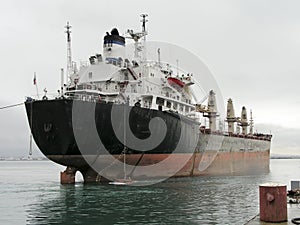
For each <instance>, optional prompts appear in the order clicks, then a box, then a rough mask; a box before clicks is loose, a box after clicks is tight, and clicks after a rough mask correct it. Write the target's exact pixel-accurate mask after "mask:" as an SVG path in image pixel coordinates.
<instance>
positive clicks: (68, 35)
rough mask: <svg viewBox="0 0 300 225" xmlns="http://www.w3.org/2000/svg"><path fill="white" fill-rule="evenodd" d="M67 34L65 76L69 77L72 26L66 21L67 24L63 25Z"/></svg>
mask: <svg viewBox="0 0 300 225" xmlns="http://www.w3.org/2000/svg"><path fill="white" fill-rule="evenodd" d="M65 28H66V31H65V33H66V34H67V76H68V78H70V76H71V73H72V70H73V66H72V53H71V28H72V26H71V25H70V24H69V22H67V25H66V26H65Z"/></svg>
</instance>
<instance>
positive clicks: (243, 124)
mask: <svg viewBox="0 0 300 225" xmlns="http://www.w3.org/2000/svg"><path fill="white" fill-rule="evenodd" d="M240 123H241V127H242V134H247V133H248V131H247V128H248V125H249V124H248V119H247V110H246V107H245V106H243V108H242V113H241V121H240Z"/></svg>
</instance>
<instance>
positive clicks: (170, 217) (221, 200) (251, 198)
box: [0, 159, 300, 225]
mask: <svg viewBox="0 0 300 225" xmlns="http://www.w3.org/2000/svg"><path fill="white" fill-rule="evenodd" d="M299 168H300V160H296V159H293V160H285V159H280V160H271V172H270V173H269V174H266V175H259V176H219V177H196V178H195V177H194V178H180V179H170V180H168V181H166V182H163V183H159V184H156V185H152V186H146V187H131V186H125V187H123V186H110V185H83V184H82V183H81V182H78V183H76V185H67V186H62V185H60V183H59V172H60V171H62V170H63V169H64V168H63V167H60V166H58V165H56V164H54V163H52V162H49V161H33V162H27V161H0V224H1V225H2V224H3V225H9V224H12V225H17V224H38V225H40V224H244V223H246V222H247V221H248V220H250V219H251V218H252V217H253V216H255V215H256V214H258V211H259V207H258V186H259V184H261V183H265V182H269V181H273V182H280V183H285V184H287V185H288V188H290V180H297V179H298V180H299V178H300V177H299ZM79 179H80V177H79Z"/></svg>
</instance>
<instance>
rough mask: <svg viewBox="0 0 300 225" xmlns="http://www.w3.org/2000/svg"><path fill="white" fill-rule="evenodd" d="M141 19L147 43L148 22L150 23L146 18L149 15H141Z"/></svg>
mask: <svg viewBox="0 0 300 225" xmlns="http://www.w3.org/2000/svg"><path fill="white" fill-rule="evenodd" d="M141 17H142V20H141V22H142V33H144V41H146V34H147V31H146V22H148V20H146V17H148V15H147V14H141Z"/></svg>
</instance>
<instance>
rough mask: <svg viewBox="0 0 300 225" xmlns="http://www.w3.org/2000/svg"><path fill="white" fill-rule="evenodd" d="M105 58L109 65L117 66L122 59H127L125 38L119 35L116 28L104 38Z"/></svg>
mask: <svg viewBox="0 0 300 225" xmlns="http://www.w3.org/2000/svg"><path fill="white" fill-rule="evenodd" d="M103 57H104V59H105V60H106V61H107V62H108V63H112V64H116V65H117V64H119V60H120V59H122V58H125V38H124V37H122V36H120V35H119V31H118V30H117V29H116V28H113V29H112V31H111V34H109V32H106V35H105V36H104V43H103Z"/></svg>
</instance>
